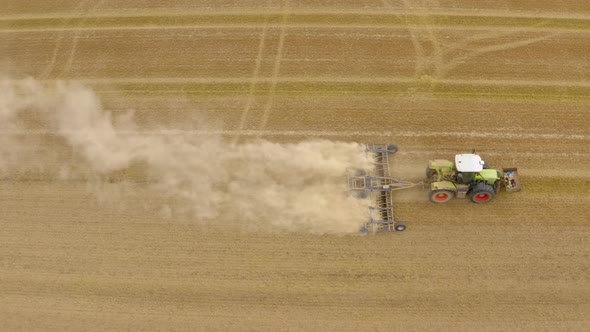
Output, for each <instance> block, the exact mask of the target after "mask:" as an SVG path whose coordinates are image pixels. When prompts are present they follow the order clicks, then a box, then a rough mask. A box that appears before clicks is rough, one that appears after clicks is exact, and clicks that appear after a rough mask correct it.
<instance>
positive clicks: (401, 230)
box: [394, 222, 406, 232]
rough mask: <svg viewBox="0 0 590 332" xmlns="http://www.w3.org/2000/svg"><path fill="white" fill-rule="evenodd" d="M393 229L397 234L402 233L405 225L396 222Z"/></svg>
mask: <svg viewBox="0 0 590 332" xmlns="http://www.w3.org/2000/svg"><path fill="white" fill-rule="evenodd" d="M394 228H395V230H396V231H397V232H403V231H405V230H406V224H404V223H403V222H397V223H395V226H394Z"/></svg>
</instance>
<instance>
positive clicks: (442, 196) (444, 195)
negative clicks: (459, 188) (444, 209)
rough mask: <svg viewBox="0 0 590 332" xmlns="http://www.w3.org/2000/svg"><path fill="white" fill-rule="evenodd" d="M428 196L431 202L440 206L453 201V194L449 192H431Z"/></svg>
mask: <svg viewBox="0 0 590 332" xmlns="http://www.w3.org/2000/svg"><path fill="white" fill-rule="evenodd" d="M428 196H429V198H430V201H431V202H433V203H438V204H442V203H446V202H448V201H450V200H451V199H453V196H455V193H454V192H453V191H451V190H431V191H430V194H429V195H428Z"/></svg>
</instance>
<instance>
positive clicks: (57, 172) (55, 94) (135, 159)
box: [0, 78, 367, 234]
mask: <svg viewBox="0 0 590 332" xmlns="http://www.w3.org/2000/svg"><path fill="white" fill-rule="evenodd" d="M206 129H210V128H205V126H204V127H203V128H194V130H190V131H188V130H182V131H180V130H174V129H173V128H172V129H171V128H161V130H156V131H154V130H150V131H146V130H142V129H141V128H139V127H138V125H137V124H136V122H135V120H134V115H133V113H132V112H128V113H124V114H120V112H117V114H114V113H112V112H109V111H106V110H104V109H103V107H102V105H101V102H100V100H99V98H98V97H97V95H96V94H95V93H94V92H93V91H92V90H91V89H90V88H88V87H86V86H84V85H82V84H80V83H71V82H57V83H51V84H49V83H41V82H38V81H35V80H33V79H25V80H13V79H8V78H6V79H0V176H1V177H2V178H3V179H5V180H6V179H11V178H15V177H18V176H19V174H20V176H21V177H23V176H24V178H25V179H26V178H29V177H33V178H35V177H41V178H44V179H45V180H47V181H62V180H73V179H76V180H81V181H90V179H94V180H96V179H101V181H107V179H108V178H109V176H110V175H112V174H119V173H122V174H126V173H125V172H126V171H127V172H131V171H130V169H140V170H141V171H140V172H139V173H141V174H142V179H143V182H141V181H140V182H141V183H145V184H146V185H147V186H150V187H151V189H153V190H156V191H158V192H159V193H160V194H161V195H163V196H164V197H167V198H170V199H172V200H173V201H174V202H175V205H176V206H182V207H183V209H182V210H184V212H183V213H187V212H188V213H190V216H191V218H193V219H194V220H196V221H205V222H216V221H221V220H233V221H238V222H239V223H240V224H241V225H243V226H244V227H245V228H256V229H267V230H271V231H272V230H286V231H293V232H309V233H314V234H332V233H351V232H357V231H358V230H359V226H360V225H361V224H362V222H363V221H364V220H365V219H366V215H367V210H366V206H367V202H366V201H363V200H359V199H356V198H353V197H350V196H349V195H347V194H346V185H345V181H344V173H345V170H346V169H347V168H349V167H367V164H366V163H367V161H366V159H365V155H364V152H363V150H362V148H361V147H360V146H359V145H358V144H356V143H344V142H333V141H326V140H314V141H304V142H300V143H292V144H279V143H274V142H269V141H264V140H260V141H258V142H255V143H248V144H237V145H232V144H229V143H228V142H226V141H225V140H224V139H223V137H222V136H221V135H219V134H211V133H207V131H206ZM203 132H206V134H202V133H203ZM23 174H25V175H23ZM39 174H43V176H40V175H39ZM135 180H137V179H135ZM92 188H95V190H98V189H96V188H101V186H92ZM99 194H100V193H99ZM118 199H120V200H121V199H122V200H123V201H124V199H125V198H124V197H122V198H121V197H119V198H118ZM171 213H172V214H174V213H176V212H174V211H172V212H171Z"/></svg>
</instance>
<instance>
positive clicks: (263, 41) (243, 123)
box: [232, 25, 268, 144]
mask: <svg viewBox="0 0 590 332" xmlns="http://www.w3.org/2000/svg"><path fill="white" fill-rule="evenodd" d="M267 34H268V27H267V26H266V25H265V26H264V27H263V28H262V31H261V34H260V41H259V43H258V53H257V56H256V60H255V64H254V72H253V73H252V78H251V80H250V88H249V89H248V96H249V97H248V100H247V101H246V106H245V107H244V109H243V110H242V114H241V116H240V123H239V125H238V131H239V132H240V131H242V130H243V129H244V128H245V126H246V121H247V119H248V115H249V113H250V109H251V108H252V104H253V103H254V100H255V99H256V97H255V94H254V92H255V90H256V85H257V82H258V80H259V76H260V67H261V66H262V59H263V58H264V48H265V45H266V38H267ZM239 140H240V135H236V136H235V138H234V140H233V141H232V144H237V143H238V142H239Z"/></svg>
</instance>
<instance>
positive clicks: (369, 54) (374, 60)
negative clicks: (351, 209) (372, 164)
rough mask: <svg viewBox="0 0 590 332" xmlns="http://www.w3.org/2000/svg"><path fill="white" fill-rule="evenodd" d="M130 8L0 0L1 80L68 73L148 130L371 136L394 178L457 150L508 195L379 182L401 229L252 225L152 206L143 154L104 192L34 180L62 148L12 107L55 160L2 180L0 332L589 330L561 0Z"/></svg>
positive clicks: (581, 173) (583, 150)
mask: <svg viewBox="0 0 590 332" xmlns="http://www.w3.org/2000/svg"><path fill="white" fill-rule="evenodd" d="M408 2H409V1H408ZM151 3H152V4H153V5H150V7H143V6H142V7H141V8H137V6H134V5H127V4H120V2H119V1H99V2H96V3H90V2H88V1H54V2H52V6H51V8H46V7H44V6H46V5H45V4H40V3H37V2H36V1H28V2H23V1H8V2H7V4H5V6H6V8H7V9H6V10H3V16H2V17H1V18H0V56H1V57H2V61H4V63H6V68H8V69H7V71H8V72H9V74H10V75H11V77H13V78H14V77H22V76H25V75H30V76H33V77H35V78H37V79H40V80H45V81H53V80H59V79H68V80H70V79H74V80H81V81H83V82H84V83H85V84H87V85H89V86H92V87H93V88H94V89H95V90H96V91H97V93H98V94H99V95H100V96H101V97H102V100H103V103H104V106H105V109H107V110H109V111H113V112H114V113H115V114H118V113H122V112H123V111H126V110H127V109H130V108H132V109H135V110H136V112H135V117H136V120H137V123H138V125H139V127H140V129H142V130H148V131H153V132H154V134H155V135H165V134H166V133H167V132H165V131H162V132H158V131H157V130H156V129H157V128H162V127H164V128H166V129H169V130H173V129H176V130H181V131H183V132H184V133H185V134H191V133H193V134H194V135H201V134H203V132H202V131H203V129H199V131H200V132H199V131H195V130H194V128H192V127H191V124H192V123H193V121H194V118H195V116H196V117H199V118H202V117H206V118H208V119H210V121H212V122H215V123H221V124H222V126H221V129H215V130H216V132H218V133H220V134H222V135H223V136H224V137H225V138H227V139H228V141H234V142H238V143H245V142H251V141H254V140H255V139H258V138H264V139H268V140H271V141H275V142H298V141H301V140H305V139H309V138H324V139H330V140H342V141H357V142H392V143H396V144H398V145H399V146H400V152H399V153H398V154H396V156H395V162H394V164H393V170H394V172H395V173H396V175H399V176H402V177H407V178H409V179H412V180H418V179H420V177H421V176H422V173H423V171H424V168H425V165H426V162H427V160H428V159H433V158H451V157H452V156H453V154H454V153H456V152H463V151H470V150H471V149H472V148H476V149H478V150H479V152H480V153H481V154H482V156H483V157H484V158H485V159H486V161H487V162H488V163H490V164H491V165H492V166H494V167H498V168H501V167H508V166H517V167H518V168H519V170H520V172H521V177H522V181H523V191H522V192H520V193H516V194H504V193H502V194H501V195H499V196H498V197H497V199H496V200H495V201H493V202H492V203H490V204H487V205H484V206H475V205H474V204H471V203H469V202H467V201H461V200H456V201H452V202H451V203H449V204H448V205H443V206H436V205H433V204H431V203H429V202H428V200H427V198H426V196H425V192H422V191H420V189H416V190H414V189H412V190H409V191H406V192H399V193H398V194H396V201H397V202H398V204H397V212H398V217H399V218H400V219H403V220H405V221H406V222H407V224H408V230H407V231H406V232H404V233H401V234H379V235H376V236H354V235H350V236H331V235H321V236H320V235H308V234H301V233H272V232H258V233H254V232H248V231H245V230H244V229H243V227H240V224H239V221H235V220H218V221H217V222H215V223H211V222H208V223H204V222H201V221H195V220H191V219H190V218H187V217H186V216H183V217H179V218H165V217H163V216H162V213H161V211H160V208H161V206H160V202H161V201H163V200H166V199H167V198H166V197H161V196H159V194H158V193H157V192H154V191H152V190H148V188H147V186H148V185H147V184H146V183H144V182H143V181H142V179H141V174H142V171H141V169H131V170H129V171H127V172H123V173H121V174H119V175H118V177H119V178H118V179H117V181H125V180H127V181H130V182H131V183H128V182H124V183H123V182H117V181H114V182H113V183H110V184H106V185H105V188H103V189H104V191H103V193H108V192H109V190H112V191H113V192H118V190H119V189H120V188H119V187H120V186H125V190H126V191H125V193H126V196H125V197H124V199H123V200H121V201H120V202H116V201H114V200H112V199H110V200H109V199H104V200H101V199H98V200H97V197H96V196H95V195H93V194H92V193H91V192H89V190H88V187H89V184H88V183H86V182H84V181H81V180H79V179H71V180H69V181H59V180H56V179H55V178H53V177H52V176H50V175H47V172H48V171H47V170H48V169H49V170H51V169H52V167H54V166H55V168H57V167H58V164H59V163H60V162H61V161H63V160H65V159H67V158H70V157H69V156H70V154H71V152H70V151H69V150H68V148H67V147H66V146H65V145H64V142H63V141H62V140H60V139H58V138H56V137H55V135H54V133H48V132H45V131H44V128H43V127H42V126H41V127H39V123H38V119H35V118H25V119H23V121H25V122H26V125H27V127H28V128H30V129H31V130H30V131H29V132H21V133H18V135H17V137H10V139H16V140H17V141H18V142H19V144H22V145H23V146H35V147H37V148H39V149H40V150H44V151H54V154H53V159H51V160H50V161H48V163H49V164H47V165H43V167H40V168H39V169H42V170H43V171H35V169H37V168H35V167H32V166H31V165H29V164H23V166H22V169H21V171H19V170H18V169H17V170H12V173H11V174H10V176H6V177H5V179H4V180H3V182H1V183H0V206H1V207H2V216H1V217H0V242H1V243H2V245H1V246H0V248H1V250H0V266H1V267H2V268H1V269H0V279H1V280H2V282H1V283H0V293H1V294H3V296H2V297H0V321H3V322H4V326H6V328H7V329H8V330H27V331H29V330H48V329H49V330H63V329H76V330H77V329H83V330H87V329H100V330H113V329H117V330H119V329H134V330H135V329H175V330H176V329H178V330H195V329H201V330H227V329H233V330H273V331H274V330H287V329H295V330H317V329H322V330H354V331H358V330H392V329H396V328H397V329H399V330H424V329H430V330H477V331H479V330H490V331H497V330H535V331H537V330H580V331H581V330H584V329H585V327H586V326H587V325H588V324H589V322H588V318H587V317H588V314H589V312H590V302H589V301H588V299H589V298H590V293H589V289H590V288H589V285H590V283H589V278H588V275H589V271H588V263H587V261H588V260H589V254H590V249H589V247H588V241H589V238H590V228H589V226H588V222H587V219H588V215H590V213H589V212H590V211H589V209H588V204H589V203H590V190H589V189H588V188H590V183H589V181H590V180H589V179H590V172H589V171H588V169H587V167H585V166H586V165H588V162H589V161H590V153H589V152H588V147H589V139H590V136H589V130H588V128H589V127H590V121H589V120H588V118H587V113H588V111H589V110H588V108H589V106H590V99H589V98H588V96H589V95H590V94H589V93H590V84H588V82H587V81H586V78H587V77H588V74H590V65H589V62H588V56H587V54H588V53H589V52H588V51H590V49H589V46H588V45H590V28H589V26H590V23H588V22H590V19H589V18H588V17H587V16H585V15H587V14H588V12H589V11H590V9H589V8H588V6H587V5H585V4H584V2H583V1H562V2H560V3H559V4H558V3H556V2H554V1H528V2H525V1H521V2H520V3H519V4H518V5H516V4H512V2H511V1H503V2H495V3H496V5H495V7H492V6H489V5H483V4H480V3H479V2H478V1H468V0H462V1H459V2H456V1H438V2H430V1H424V2H420V3H419V4H414V5H411V6H410V5H408V6H404V3H405V1H364V2H363V1H347V2H341V1H338V2H337V1H323V2H322V4H316V2H315V1H288V2H287V1H284V2H281V1H268V2H266V4H264V5H261V4H259V2H255V1H250V2H247V1H240V2H237V1H215V2H213V1H209V2H207V1H199V2H198V3H195V1H184V2H179V1H175V2H172V1H159V2H151ZM533 8H535V10H533ZM181 14H182V15H183V16H185V17H184V18H182V17H181ZM101 17H102V18H101ZM187 17H188V18H187ZM48 18H51V19H48ZM212 130H213V129H212ZM4 134H5V135H3V136H2V139H7V138H8V137H9V136H10V135H11V134H7V133H4ZM0 142H2V143H3V144H4V143H8V142H9V141H8V140H7V141H4V142H3V141H0ZM294 158H296V156H294ZM52 162H54V163H55V164H56V165H52V164H51V163H52ZM139 168H141V167H139ZM49 173H51V171H49ZM129 189H131V190H129ZM106 195H107V196H108V194H106ZM99 198H101V197H99ZM102 198H104V197H102ZM318 222H321V220H318Z"/></svg>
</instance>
